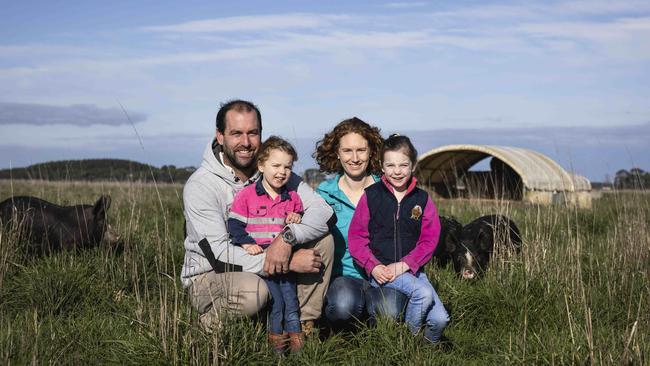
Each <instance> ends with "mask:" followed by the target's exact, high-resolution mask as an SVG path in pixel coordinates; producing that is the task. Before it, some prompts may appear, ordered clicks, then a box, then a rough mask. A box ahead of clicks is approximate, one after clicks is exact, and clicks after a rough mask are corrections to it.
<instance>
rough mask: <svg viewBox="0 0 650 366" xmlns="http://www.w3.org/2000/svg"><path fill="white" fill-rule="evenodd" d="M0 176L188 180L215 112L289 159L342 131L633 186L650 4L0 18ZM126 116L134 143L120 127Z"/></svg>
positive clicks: (63, 13) (647, 119)
mask: <svg viewBox="0 0 650 366" xmlns="http://www.w3.org/2000/svg"><path fill="white" fill-rule="evenodd" d="M2 7H3V22H2V23H0V168H6V167H10V166H13V167H19V166H24V165H28V164H31V163H36V162H42V161H48V160H59V159H76V158H92V157H114V158H126V159H133V160H137V161H142V162H148V163H152V164H154V165H158V166H159V165H163V164H175V165H180V166H188V165H198V164H199V162H200V155H201V152H202V150H203V148H204V146H205V144H206V143H207V142H208V140H209V139H210V137H211V135H213V134H214V116H215V114H216V110H217V108H218V105H219V103H220V102H223V101H226V100H228V99H232V98H244V99H250V100H252V101H254V102H255V103H257V104H258V105H259V106H260V108H261V110H262V114H263V118H264V134H265V135H266V136H268V135H270V134H279V135H282V136H284V137H286V138H289V139H290V140H292V141H294V142H295V143H296V145H297V146H298V148H299V150H300V155H301V159H300V161H299V164H298V169H304V168H306V167H309V166H312V165H313V162H312V160H311V159H310V158H309V155H310V154H311V150H313V144H314V142H315V141H316V140H317V139H318V138H319V137H320V136H322V134H323V133H324V132H326V131H327V130H329V129H330V128H331V127H332V126H333V125H334V124H335V123H337V122H338V121H340V120H342V119H345V118H348V117H351V116H358V117H360V118H362V119H364V120H366V121H368V122H371V123H374V124H376V125H377V126H379V127H380V128H381V129H382V131H383V132H384V133H385V134H388V133H390V132H401V133H404V134H409V135H411V136H412V137H413V139H414V140H415V141H416V145H417V147H418V148H419V149H420V150H421V152H424V151H425V150H428V149H430V148H435V147H438V146H440V145H445V144H451V143H479V144H504V145H512V146H519V147H524V148H531V149H535V150H538V151H540V152H543V153H545V154H547V155H549V156H551V157H552V158H554V159H556V160H558V161H559V162H560V163H561V165H563V166H564V167H565V168H567V169H572V170H574V171H575V172H577V173H578V174H583V175H586V176H588V177H589V178H590V179H592V180H603V179H604V178H605V175H607V174H610V175H612V174H613V173H615V172H616V171H617V170H618V169H621V168H626V169H629V168H631V167H632V166H633V165H634V166H639V167H641V168H642V169H645V170H650V143H649V141H650V41H648V40H649V39H650V2H648V1H636V0H635V1H627V0H623V1H616V2H612V1H567V2H548V1H543V2H526V1H516V2H473V1H463V2H459V1H449V2H444V1H413V2H381V1H361V2H354V3H353V2H347V1H346V2H343V1H327V2H318V3H316V2H305V1H273V2H268V1H259V2H248V1H241V2H238V3H236V4H233V3H225V2H220V3H217V2H208V1H205V2H201V1H184V2H160V1H139V2H135V1H116V2H111V3H107V2H98V1H97V2H95V1H87V2H65V1H57V2H51V1H50V2H45V1H42V2H34V1H22V2H3V5H2ZM120 104H121V105H122V106H123V107H124V108H125V109H126V111H128V113H129V115H130V117H131V120H132V121H133V122H134V124H135V128H136V129H137V131H138V133H139V135H140V136H141V137H142V144H143V146H144V150H143V149H142V147H141V146H140V143H139V141H138V139H137V136H136V134H135V131H134V127H133V126H132V125H131V124H130V123H129V122H128V120H127V119H126V117H125V116H124V114H123V112H122V110H121V107H120Z"/></svg>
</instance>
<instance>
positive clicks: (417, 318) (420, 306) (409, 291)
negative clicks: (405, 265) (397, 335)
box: [370, 271, 449, 342]
mask: <svg viewBox="0 0 650 366" xmlns="http://www.w3.org/2000/svg"><path fill="white" fill-rule="evenodd" d="M370 285H371V286H373V287H375V288H391V289H395V290H397V291H399V292H400V293H402V294H404V295H406V296H407V297H408V299H409V300H408V304H407V305H406V313H405V314H404V321H405V322H406V324H407V325H408V327H409V330H410V331H411V332H412V333H417V332H418V331H419V330H420V328H422V326H423V325H424V337H425V338H426V339H428V340H429V341H431V342H437V341H439V340H440V337H441V336H442V332H443V330H444V329H445V327H446V326H447V323H449V314H448V313H447V310H445V307H444V305H443V304H442V301H440V298H439V297H438V294H437V293H436V290H434V288H433V286H431V283H430V282H429V279H427V275H426V274H425V273H424V272H419V271H418V272H417V273H416V274H415V275H413V274H412V273H411V272H405V273H403V274H402V275H400V276H399V277H397V278H396V279H395V280H393V282H387V283H385V284H383V285H379V284H378V283H377V281H375V279H374V278H373V279H372V280H371V281H370Z"/></svg>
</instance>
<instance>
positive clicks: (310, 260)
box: [267, 249, 323, 273]
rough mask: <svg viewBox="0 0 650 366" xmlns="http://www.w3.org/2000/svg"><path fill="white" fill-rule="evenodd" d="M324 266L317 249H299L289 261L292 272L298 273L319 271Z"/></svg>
mask: <svg viewBox="0 0 650 366" xmlns="http://www.w3.org/2000/svg"><path fill="white" fill-rule="evenodd" d="M267 256H268V254H267ZM322 266H323V259H322V258H321V256H320V253H319V252H318V250H317V249H298V250H296V251H295V252H294V253H293V257H291V263H289V268H290V269H291V272H297V273H318V272H319V271H320V269H321V267H322Z"/></svg>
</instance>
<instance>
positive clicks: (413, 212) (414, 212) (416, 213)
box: [411, 205, 422, 220]
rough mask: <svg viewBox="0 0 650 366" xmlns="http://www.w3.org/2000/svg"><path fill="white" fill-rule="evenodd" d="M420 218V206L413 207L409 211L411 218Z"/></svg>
mask: <svg viewBox="0 0 650 366" xmlns="http://www.w3.org/2000/svg"><path fill="white" fill-rule="evenodd" d="M420 216H422V207H420V205H415V207H413V209H412V210H411V218H412V219H415V220H419V219H420Z"/></svg>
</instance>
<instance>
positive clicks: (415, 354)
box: [0, 181, 650, 365]
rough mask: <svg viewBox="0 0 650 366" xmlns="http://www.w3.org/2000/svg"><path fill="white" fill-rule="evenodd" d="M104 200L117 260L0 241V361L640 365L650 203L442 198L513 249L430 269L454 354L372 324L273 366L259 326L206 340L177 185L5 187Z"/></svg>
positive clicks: (108, 252)
mask: <svg viewBox="0 0 650 366" xmlns="http://www.w3.org/2000/svg"><path fill="white" fill-rule="evenodd" d="M105 193H108V194H111V196H112V197H113V206H112V207H111V209H110V210H109V218H110V220H111V224H112V225H113V226H114V228H115V229H117V231H118V232H119V233H120V234H122V235H123V237H124V238H125V245H124V250H123V252H121V253H115V252H114V251H113V250H112V249H111V248H96V249H92V250H88V251H85V252H82V253H70V252H64V253H57V254H54V255H51V256H45V257H39V258H27V257H26V256H25V255H24V251H23V246H22V244H21V243H20V242H19V241H17V240H16V237H15V235H13V233H6V232H3V233H2V234H0V235H1V236H0V364H17V365H21V364H30V363H33V364H127V365H128V364H134V365H142V364H146V365H157V364H161V365H168V364H183V365H185V364H192V365H205V364H218V365H247V364H268V365H277V364H286V365H299V364H300V365H304V364H307V365H321V364H350V365H367V364H375V365H393V364H425V365H438V364H439V365H449V364H462V365H485V364H496V365H503V364H523V365H530V364H558V365H564V364H620V363H623V364H637V365H644V364H648V362H649V361H648V358H649V356H648V355H649V354H650V332H649V330H648V329H649V326H650V315H649V314H650V309H649V307H650V278H649V277H650V239H649V238H650V194H646V193H643V192H640V193H633V192H629V193H625V194H609V195H605V196H604V197H603V198H602V199H600V200H598V201H595V202H594V207H593V209H591V210H578V209H575V208H571V207H563V206H534V205H526V204H521V203H513V202H497V203H495V202H488V201H478V202H473V201H438V202H436V203H437V205H438V207H439V209H440V211H441V213H442V214H445V215H454V216H456V217H457V218H458V219H459V220H461V221H462V222H464V223H467V222H468V221H470V220H471V219H473V218H476V217H478V216H479V215H483V214H488V213H503V214H506V215H508V216H510V217H511V218H513V219H514V221H515V222H517V224H518V225H519V227H520V229H521V230H522V234H523V237H524V244H523V248H522V253H521V254H519V255H515V256H509V257H498V258H494V259H493V261H492V263H491V268H490V270H489V271H488V272H487V273H486V275H485V277H484V278H483V279H481V280H480V281H476V282H466V281H461V280H459V279H458V278H456V277H455V276H454V274H453V273H452V270H451V268H449V267H448V268H439V267H436V266H434V265H428V266H427V267H426V271H427V273H428V275H429V278H430V279H431V280H432V282H433V284H434V286H435V287H436V289H437V292H438V294H439V295H440V297H441V298H442V300H443V301H444V302H445V305H447V306H448V308H449V309H450V312H451V318H452V320H451V323H450V324H449V327H448V328H447V330H446V332H445V334H446V335H447V336H448V337H449V338H450V339H451V347H441V346H432V345H429V344H427V343H426V342H424V341H423V340H422V338H421V337H413V336H412V335H411V334H410V333H409V332H408V331H407V330H406V328H405V327H404V326H403V325H400V324H395V323H392V322H389V321H380V322H379V324H378V325H377V326H376V327H372V328H369V327H366V326H361V327H360V329H359V331H358V332H356V333H341V334H335V335H332V336H330V337H329V338H326V339H322V340H321V339H318V338H314V339H310V340H309V341H308V342H307V345H306V347H305V349H304V352H303V353H302V354H300V355H298V356H291V357H285V358H282V359H279V358H277V357H276V356H275V355H274V354H273V352H272V351H271V350H270V349H269V347H268V346H267V345H266V338H265V333H264V328H263V327H262V325H261V324H259V323H257V322H255V321H252V320H249V319H232V320H229V321H227V322H226V324H225V327H224V329H223V330H222V331H221V332H219V333H218V334H209V333H206V332H204V331H203V330H202V328H201V327H200V326H199V325H198V322H197V314H196V312H195V311H193V309H192V308H191V307H190V305H189V301H188V299H187V296H186V294H185V292H184V290H183V289H182V286H181V285H180V281H179V272H180V269H181V265H182V260H183V244H182V241H183V214H182V200H181V193H182V187H181V186H178V185H161V186H159V187H158V189H156V188H155V187H154V186H152V185H146V184H126V183H76V182H73V183H70V182H68V183H46V182H38V181H14V182H8V181H2V182H0V200H3V199H5V198H7V197H9V196H10V195H12V194H16V195H19V194H20V195H23V194H30V195H36V196H39V197H42V198H44V199H47V200H50V201H53V202H57V203H60V204H74V203H81V202H85V203H90V202H94V201H95V200H96V199H97V197H99V195H100V194H105Z"/></svg>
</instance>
